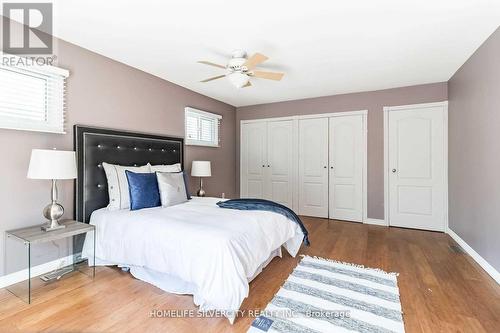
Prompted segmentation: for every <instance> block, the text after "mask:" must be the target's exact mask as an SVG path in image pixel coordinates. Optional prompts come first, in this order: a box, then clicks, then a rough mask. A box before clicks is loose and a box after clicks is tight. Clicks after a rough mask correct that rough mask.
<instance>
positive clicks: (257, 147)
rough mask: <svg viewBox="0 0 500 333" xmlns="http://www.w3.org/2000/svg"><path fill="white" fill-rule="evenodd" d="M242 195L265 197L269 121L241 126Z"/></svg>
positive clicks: (245, 196)
mask: <svg viewBox="0 0 500 333" xmlns="http://www.w3.org/2000/svg"><path fill="white" fill-rule="evenodd" d="M241 134H242V135H241V178H242V179H241V196H242V197H244V198H261V199H263V198H265V195H266V193H265V191H266V186H265V178H266V168H267V123H266V122H259V123H247V124H242V126H241Z"/></svg>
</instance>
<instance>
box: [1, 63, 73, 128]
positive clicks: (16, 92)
mask: <svg viewBox="0 0 500 333" xmlns="http://www.w3.org/2000/svg"><path fill="white" fill-rule="evenodd" d="M67 76H68V71H66V70H63V69H60V68H57V67H52V66H23V67H15V66H0V128H9V129H17V130H29V131H41V132H52V133H65V132H64V130H65V128H64V120H65V116H64V106H65V105H64V100H65V79H66V77H67Z"/></svg>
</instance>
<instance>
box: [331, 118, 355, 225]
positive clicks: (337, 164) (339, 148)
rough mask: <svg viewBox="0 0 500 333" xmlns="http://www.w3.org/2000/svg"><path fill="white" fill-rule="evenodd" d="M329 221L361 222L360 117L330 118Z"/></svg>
mask: <svg viewBox="0 0 500 333" xmlns="http://www.w3.org/2000/svg"><path fill="white" fill-rule="evenodd" d="M329 132H330V133H329V134H330V135H329V136H330V163H329V164H330V169H329V170H330V177H329V178H330V186H329V187H330V191H329V201H330V203H329V218H331V219H338V220H347V221H356V222H362V221H363V163H364V160H363V158H364V143H363V116H361V115H355V116H342V117H332V118H330V130H329Z"/></svg>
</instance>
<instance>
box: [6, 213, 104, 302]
mask: <svg viewBox="0 0 500 333" xmlns="http://www.w3.org/2000/svg"><path fill="white" fill-rule="evenodd" d="M60 223H61V224H64V225H65V226H66V227H65V228H63V229H59V230H54V231H42V229H41V225H37V226H32V227H27V228H20V229H15V230H9V231H6V246H5V249H6V252H11V253H6V263H7V264H9V260H10V261H11V263H10V264H11V265H10V266H12V267H15V273H13V274H10V275H11V276H13V279H14V280H15V281H20V282H16V283H14V284H12V285H10V286H8V287H6V289H7V290H8V291H10V292H11V293H13V294H14V295H16V296H17V297H19V298H20V299H22V300H23V301H25V302H27V303H31V302H32V301H33V296H34V295H35V294H36V295H38V294H39V293H42V292H43V290H44V289H45V288H44V287H46V286H47V285H49V284H51V283H52V282H55V281H58V280H60V279H62V278H65V277H69V276H72V275H74V274H79V273H83V274H85V275H87V276H89V277H90V278H91V279H93V278H94V277H95V265H94V263H95V227H94V226H93V225H91V224H86V223H81V222H77V221H73V220H67V221H63V222H60ZM83 236H85V238H86V241H87V243H88V244H86V247H87V249H89V251H87V253H90V255H88V258H82V253H81V249H78V250H76V251H77V252H76V253H75V249H76V248H77V247H78V246H75V244H81V240H82V239H81V237H83ZM64 239H68V242H67V246H66V247H67V248H68V251H70V252H72V253H70V255H68V256H66V257H65V258H59V259H56V260H52V261H50V262H45V263H39V262H36V261H37V260H36V259H38V258H39V257H38V256H37V255H36V252H37V250H39V249H41V248H43V246H44V245H46V243H50V242H57V241H61V240H64ZM89 263H90V265H89Z"/></svg>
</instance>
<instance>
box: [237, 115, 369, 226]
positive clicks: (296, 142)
mask: <svg viewBox="0 0 500 333" xmlns="http://www.w3.org/2000/svg"><path fill="white" fill-rule="evenodd" d="M354 115H361V116H363V150H364V151H363V223H371V222H369V220H373V219H369V218H368V110H355V111H340V112H330V113H318V114H307V115H300V116H299V115H296V116H286V117H274V118H273V117H269V118H259V119H243V120H240V170H239V173H240V196H241V188H242V181H243V178H242V167H241V162H242V158H241V142H242V136H241V135H242V131H241V127H242V126H241V125H243V124H248V123H256V122H263V121H281V120H293V121H294V134H293V140H294V143H293V144H294V145H295V147H297V149H296V156H295V161H294V162H295V167H294V177H293V178H294V184H293V186H294V193H296V195H295V197H294V199H293V210H294V211H295V212H297V211H298V209H299V207H298V206H299V200H298V191H299V156H298V145H299V120H300V119H311V118H331V117H342V116H354Z"/></svg>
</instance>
